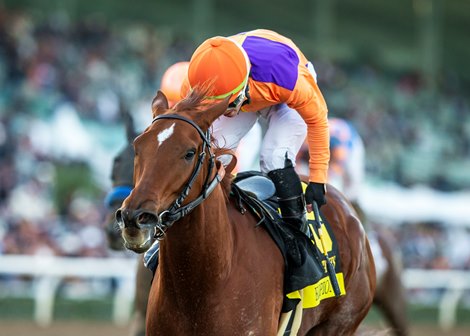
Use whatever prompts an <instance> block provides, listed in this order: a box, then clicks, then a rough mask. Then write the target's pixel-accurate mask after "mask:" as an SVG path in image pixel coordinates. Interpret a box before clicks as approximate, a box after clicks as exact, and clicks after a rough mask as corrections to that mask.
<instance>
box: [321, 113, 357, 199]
mask: <svg viewBox="0 0 470 336" xmlns="http://www.w3.org/2000/svg"><path fill="white" fill-rule="evenodd" d="M329 124H330V153H331V154H330V165H329V168H328V181H329V182H330V183H331V184H332V185H334V186H335V187H336V188H338V189H339V190H341V191H342V192H343V193H344V195H345V196H346V197H347V198H348V199H349V201H351V203H353V205H354V207H355V208H357V205H358V198H359V190H360V188H361V185H362V182H363V180H364V171H365V162H364V160H365V153H364V143H363V142H362V139H361V137H360V135H359V133H358V132H357V130H356V128H355V127H354V126H353V125H352V124H351V123H349V122H347V121H346V120H344V119H339V118H330V119H329Z"/></svg>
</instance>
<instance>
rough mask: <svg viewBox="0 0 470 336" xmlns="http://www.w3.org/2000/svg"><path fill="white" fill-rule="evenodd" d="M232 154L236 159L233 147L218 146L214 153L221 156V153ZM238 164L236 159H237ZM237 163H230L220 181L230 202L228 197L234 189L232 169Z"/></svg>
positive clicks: (226, 198)
mask: <svg viewBox="0 0 470 336" xmlns="http://www.w3.org/2000/svg"><path fill="white" fill-rule="evenodd" d="M225 154H227V155H232V156H233V158H234V160H236V157H235V152H234V151H233V150H231V149H228V148H218V147H216V148H215V149H214V155H215V157H219V156H221V155H225ZM235 164H236V161H235ZM235 164H233V165H232V164H229V165H228V166H227V167H226V169H225V176H224V178H223V179H222V181H221V182H220V186H221V187H222V191H223V192H224V196H225V201H226V202H228V198H229V195H230V190H231V189H232V180H233V175H232V170H233V168H235Z"/></svg>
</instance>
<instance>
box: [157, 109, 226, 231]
mask: <svg viewBox="0 0 470 336" xmlns="http://www.w3.org/2000/svg"><path fill="white" fill-rule="evenodd" d="M162 119H176V120H181V121H184V122H186V123H188V124H190V125H191V126H192V127H194V128H195V129H196V131H197V132H198V133H199V136H200V137H201V139H202V151H201V153H200V154H199V157H198V161H197V164H196V167H195V168H194V170H193V172H192V174H191V176H190V177H189V180H188V182H186V185H185V186H184V188H183V191H182V192H181V194H180V195H179V196H178V198H177V199H176V200H175V201H174V202H173V204H171V205H170V207H169V208H168V209H167V210H163V211H162V212H160V213H159V214H158V215H157V219H158V220H157V223H156V224H155V225H154V226H155V229H156V233H155V238H156V239H158V240H162V239H163V238H165V234H166V231H167V230H168V229H169V228H170V227H171V226H172V225H173V223H174V222H176V221H178V220H179V219H181V218H183V217H184V216H186V215H187V214H188V213H190V212H191V211H192V210H193V209H194V208H196V207H197V206H198V205H199V204H201V203H202V202H203V201H204V200H205V199H206V198H207V196H209V195H210V194H211V193H212V191H213V190H214V189H215V187H216V186H217V184H219V183H220V181H222V179H223V178H224V175H225V169H224V167H223V165H222V164H220V165H219V167H218V169H217V172H216V174H215V176H214V178H213V179H212V180H211V181H209V180H210V177H211V174H212V170H213V169H214V166H215V155H214V153H213V151H212V150H211V149H212V146H211V137H210V132H209V130H207V131H206V132H205V133H204V132H203V131H202V130H201V128H200V127H199V126H198V125H197V124H196V123H194V122H193V121H192V120H190V119H187V118H185V117H182V116H180V115H177V114H163V115H159V116H157V117H155V118H154V119H153V120H152V124H153V123H154V122H156V121H157V120H162ZM206 152H207V154H208V160H209V169H208V171H207V175H206V178H205V181H204V184H203V187H202V191H201V193H200V194H199V196H198V197H197V198H195V199H194V200H192V201H191V202H189V203H188V204H186V205H182V203H183V201H184V200H185V199H186V197H187V196H188V194H189V192H190V190H191V187H192V185H193V183H194V181H195V180H196V177H197V176H198V175H199V172H200V171H201V168H202V165H203V163H204V159H205V158H206Z"/></svg>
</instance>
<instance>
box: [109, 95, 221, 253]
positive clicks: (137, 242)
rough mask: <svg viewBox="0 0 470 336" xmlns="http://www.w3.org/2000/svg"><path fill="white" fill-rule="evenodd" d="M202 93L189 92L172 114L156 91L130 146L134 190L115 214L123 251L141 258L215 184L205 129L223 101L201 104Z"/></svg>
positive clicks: (216, 167)
mask: <svg viewBox="0 0 470 336" xmlns="http://www.w3.org/2000/svg"><path fill="white" fill-rule="evenodd" d="M205 95H206V92H205V91H204V90H203V89H195V90H193V91H192V92H191V93H190V94H189V96H188V97H186V98H185V99H183V100H182V101H181V102H180V103H178V104H177V105H175V106H174V107H173V108H171V109H170V108H169V107H168V101H167V98H166V97H165V95H164V94H163V93H162V92H161V91H158V93H157V95H156V96H155V98H154V99H153V101H152V116H153V121H152V124H151V125H150V126H149V127H148V128H147V129H146V130H145V131H144V132H143V133H142V134H141V135H139V136H138V137H137V138H136V139H135V140H134V152H135V160H134V186H135V187H134V189H133V191H132V193H131V194H130V195H129V197H127V198H126V199H125V201H124V202H123V204H122V207H121V208H120V209H119V210H118V211H117V212H116V220H117V222H118V224H119V226H120V229H121V234H122V237H123V239H124V242H125V246H126V247H127V248H128V249H130V250H133V251H135V252H137V253H142V252H145V251H146V250H147V249H148V248H149V247H150V246H151V244H152V242H153V239H154V237H156V238H157V239H163V237H164V235H165V233H166V231H167V230H168V229H169V227H170V226H171V225H172V224H173V223H174V222H175V221H177V220H178V219H180V218H181V217H183V216H184V215H185V214H187V213H188V212H190V211H191V210H192V209H193V208H194V207H196V206H197V205H198V204H199V203H200V202H202V200H203V199H204V198H205V197H206V196H207V194H208V193H210V192H211V191H212V190H213V188H214V187H215V185H216V184H217V183H218V182H219V181H220V180H221V178H222V177H221V176H220V175H223V173H221V171H222V170H223V167H222V165H221V164H220V163H219V162H216V161H215V155H214V152H213V149H212V147H211V137H210V133H209V127H210V125H211V124H212V122H213V121H214V120H215V119H217V118H218V117H219V116H221V115H222V114H223V113H224V112H225V111H226V109H227V106H228V98H227V99H226V100H223V101H221V102H219V103H216V104H210V105H209V104H206V103H204V96H205Z"/></svg>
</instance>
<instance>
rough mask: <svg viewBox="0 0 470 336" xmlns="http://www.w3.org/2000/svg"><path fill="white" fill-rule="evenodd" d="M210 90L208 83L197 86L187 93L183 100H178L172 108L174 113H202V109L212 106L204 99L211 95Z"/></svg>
mask: <svg viewBox="0 0 470 336" xmlns="http://www.w3.org/2000/svg"><path fill="white" fill-rule="evenodd" d="M211 91H212V88H211V85H210V83H206V84H204V85H198V86H196V87H194V88H193V89H192V90H191V91H189V92H188V94H187V95H186V97H185V98H183V99H182V100H180V101H179V102H178V103H177V104H176V105H175V106H174V107H173V111H174V112H183V111H202V110H203V109H205V108H207V107H209V106H210V105H212V104H211V103H212V102H211V101H208V100H207V99H205V97H207V96H209V95H210V94H211Z"/></svg>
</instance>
